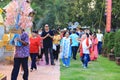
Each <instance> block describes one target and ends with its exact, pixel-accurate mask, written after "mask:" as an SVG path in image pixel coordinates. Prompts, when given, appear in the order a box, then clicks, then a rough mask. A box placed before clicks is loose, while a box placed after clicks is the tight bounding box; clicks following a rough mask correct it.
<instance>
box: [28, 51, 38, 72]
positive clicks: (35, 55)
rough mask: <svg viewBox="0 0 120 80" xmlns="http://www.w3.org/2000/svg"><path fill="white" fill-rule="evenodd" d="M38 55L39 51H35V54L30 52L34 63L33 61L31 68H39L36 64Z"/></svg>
mask: <svg viewBox="0 0 120 80" xmlns="http://www.w3.org/2000/svg"><path fill="white" fill-rule="evenodd" d="M37 56H38V53H33V54H30V57H31V60H32V63H31V69H32V70H33V69H37V66H36V58H37Z"/></svg>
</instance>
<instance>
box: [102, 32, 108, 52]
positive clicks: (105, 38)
mask: <svg viewBox="0 0 120 80" xmlns="http://www.w3.org/2000/svg"><path fill="white" fill-rule="evenodd" d="M108 37H109V33H105V35H104V43H103V51H104V54H106V53H108V41H109V38H108Z"/></svg>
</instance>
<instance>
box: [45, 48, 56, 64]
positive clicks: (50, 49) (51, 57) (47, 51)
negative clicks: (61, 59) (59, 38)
mask: <svg viewBox="0 0 120 80" xmlns="http://www.w3.org/2000/svg"><path fill="white" fill-rule="evenodd" d="M44 50H45V60H46V64H47V65H48V64H49V57H48V53H50V60H51V65H53V64H54V57H53V50H52V48H44Z"/></svg>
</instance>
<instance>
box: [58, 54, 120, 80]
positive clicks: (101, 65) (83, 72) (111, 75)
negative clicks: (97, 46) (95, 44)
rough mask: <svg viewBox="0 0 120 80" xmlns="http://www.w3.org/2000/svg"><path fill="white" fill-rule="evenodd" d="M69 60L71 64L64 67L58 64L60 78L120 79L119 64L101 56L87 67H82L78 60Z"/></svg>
mask: <svg viewBox="0 0 120 80" xmlns="http://www.w3.org/2000/svg"><path fill="white" fill-rule="evenodd" d="M78 59H79V57H78V58H77V60H76V61H75V60H71V66H70V67H69V68H65V67H63V66H62V63H61V65H60V71H61V77H60V80H120V66H117V65H116V63H115V62H113V61H109V60H108V59H107V58H104V57H102V56H100V57H99V59H98V60H97V61H92V62H90V63H89V65H88V69H83V67H82V66H81V65H82V64H81V62H80V60H78Z"/></svg>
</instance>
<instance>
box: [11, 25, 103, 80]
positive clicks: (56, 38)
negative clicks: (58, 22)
mask: <svg viewBox="0 0 120 80" xmlns="http://www.w3.org/2000/svg"><path fill="white" fill-rule="evenodd" d="M102 38H103V34H101V33H100V30H98V33H97V34H96V33H91V32H90V30H88V29H86V30H84V31H83V30H82V29H81V28H76V29H73V30H67V29H66V30H60V29H57V30H50V28H49V25H48V24H46V25H45V26H44V30H41V29H40V30H38V31H36V30H33V31H32V35H31V36H30V37H29V36H28V34H27V33H26V32H25V31H24V30H23V29H21V34H20V38H16V40H17V41H19V42H21V43H22V45H21V46H15V54H14V66H13V70H12V73H11V80H17V76H18V73H19V69H20V66H22V68H23V71H24V74H23V79H24V80H28V72H29V71H28V70H29V69H28V57H29V56H30V58H31V67H30V72H32V71H33V70H34V69H35V70H37V65H36V62H37V60H38V61H39V60H43V58H44V57H43V54H44V56H45V62H46V63H45V64H46V65H49V64H51V65H55V61H58V59H59V57H60V58H61V60H62V63H63V66H65V67H69V66H70V60H71V57H72V59H73V60H77V57H76V56H77V53H78V52H80V59H81V61H82V64H83V67H84V68H87V67H88V62H89V61H90V60H97V58H98V53H101V47H102ZM59 53H60V54H59ZM49 54H50V57H49ZM49 58H50V59H49Z"/></svg>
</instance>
